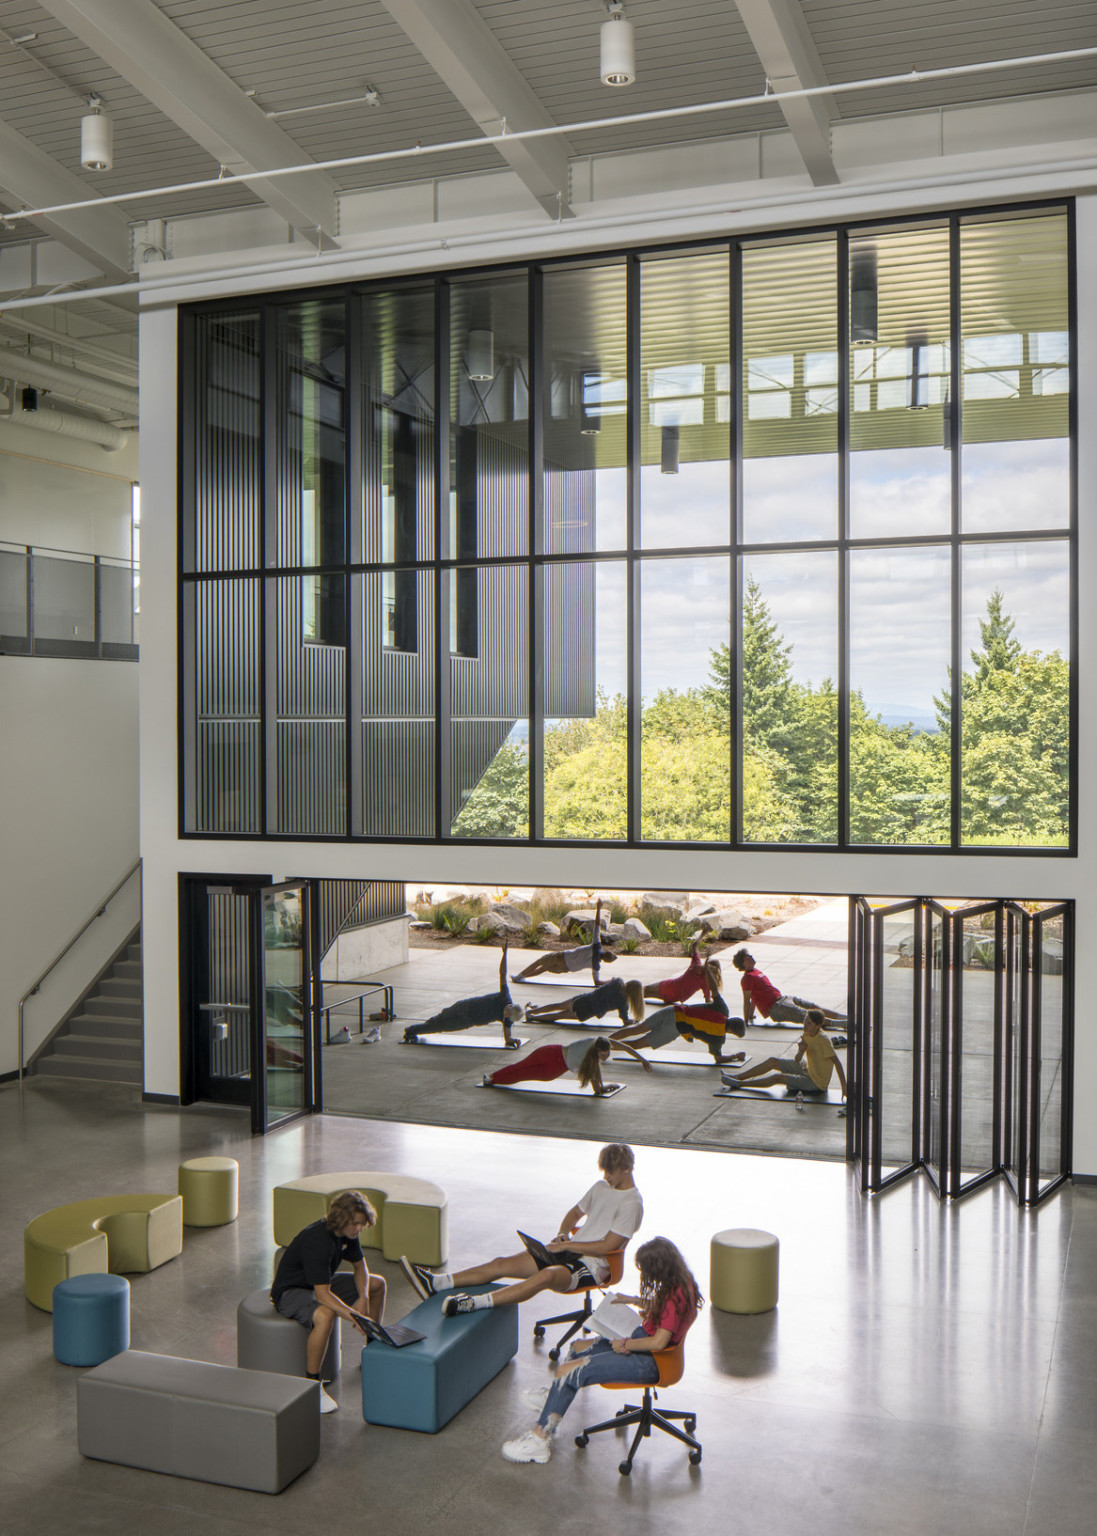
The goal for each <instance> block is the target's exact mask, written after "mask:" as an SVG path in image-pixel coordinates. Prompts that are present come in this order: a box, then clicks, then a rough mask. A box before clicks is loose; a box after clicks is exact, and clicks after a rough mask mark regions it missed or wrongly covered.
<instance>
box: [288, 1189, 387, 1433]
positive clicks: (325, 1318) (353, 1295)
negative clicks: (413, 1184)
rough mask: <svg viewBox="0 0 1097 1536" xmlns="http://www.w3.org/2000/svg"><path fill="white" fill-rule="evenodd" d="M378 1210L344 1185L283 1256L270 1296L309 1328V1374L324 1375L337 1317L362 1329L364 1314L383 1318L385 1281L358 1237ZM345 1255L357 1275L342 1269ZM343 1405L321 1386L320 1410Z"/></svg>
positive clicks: (326, 1410)
mask: <svg viewBox="0 0 1097 1536" xmlns="http://www.w3.org/2000/svg"><path fill="white" fill-rule="evenodd" d="M376 1221H377V1212H376V1211H375V1210H374V1208H373V1206H372V1205H371V1204H370V1202H369V1201H368V1200H367V1199H366V1197H365V1195H363V1194H361V1193H360V1192H359V1191H358V1190H356V1189H347V1190H344V1191H343V1193H342V1194H341V1195H336V1197H335V1199H334V1200H333V1201H332V1202H331V1205H330V1206H329V1207H328V1214H327V1215H326V1216H323V1217H321V1218H320V1220H319V1221H314V1222H312V1223H311V1224H310V1225H309V1226H307V1227H302V1229H301V1231H300V1232H298V1234H297V1236H296V1237H294V1238H293V1239H292V1240H291V1241H290V1242H289V1243H288V1244H287V1246H286V1248H285V1250H284V1252H283V1254H282V1257H281V1258H280V1259H279V1261H278V1268H277V1270H276V1271H275V1274H274V1284H273V1285H272V1286H271V1289H270V1299H271V1301H272V1302H273V1303H274V1307H275V1309H276V1311H278V1312H280V1313H281V1314H282V1316H283V1317H288V1318H292V1320H293V1321H294V1322H295V1323H300V1324H301V1326H302V1328H307V1329H308V1330H309V1336H308V1340H307V1342H306V1344H305V1362H306V1374H307V1375H308V1376H309V1377H310V1378H311V1379H312V1380H313V1381H319V1380H320V1367H321V1366H322V1365H323V1363H324V1356H325V1355H326V1354H327V1352H328V1341H329V1340H330V1338H331V1330H332V1328H333V1327H334V1326H335V1319H336V1318H337V1317H341V1318H344V1319H345V1320H346V1321H347V1322H350V1323H353V1324H354V1326H355V1327H356V1328H361V1326H362V1325H361V1323H360V1322H359V1318H360V1317H361V1316H362V1315H363V1313H364V1314H365V1315H366V1316H367V1317H372V1319H373V1321H374V1322H375V1323H379V1322H380V1321H381V1318H382V1316H383V1314H384V1310H385V1282H384V1280H383V1279H382V1278H381V1276H380V1275H371V1274H370V1272H369V1270H368V1269H367V1268H366V1261H365V1258H364V1256H363V1254H362V1245H361V1243H360V1242H359V1241H358V1237H359V1234H360V1232H361V1231H362V1228H363V1227H372V1226H373V1225H374V1224H375V1223H376ZM344 1259H346V1260H348V1261H349V1262H350V1264H351V1265H353V1273H352V1274H349V1275H348V1274H337V1273H336V1271H337V1270H338V1268H339V1266H340V1264H341V1263H342V1262H343V1260H344ZM338 1406H339V1404H338V1403H337V1402H336V1401H335V1399H334V1398H333V1397H329V1396H328V1394H327V1393H326V1392H325V1391H324V1388H323V1386H321V1387H320V1412H321V1413H334V1412H335V1410H336V1409H337V1408H338Z"/></svg>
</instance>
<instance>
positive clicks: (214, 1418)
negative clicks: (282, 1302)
mask: <svg viewBox="0 0 1097 1536" xmlns="http://www.w3.org/2000/svg"><path fill="white" fill-rule="evenodd" d="M76 1425H77V1442H78V1444H79V1448H80V1451H81V1454H82V1455H84V1456H91V1457H94V1458H95V1459H96V1460H98V1461H113V1462H117V1463H119V1464H120V1465H121V1466H124V1467H142V1468H144V1469H145V1470H146V1471H149V1472H167V1473H170V1474H171V1475H172V1476H173V1477H193V1478H197V1479H198V1480H199V1481H201V1482H205V1483H225V1484H227V1485H228V1487H230V1488H251V1489H254V1490H255V1491H256V1492H257V1493H280V1492H281V1491H282V1489H283V1488H285V1487H286V1485H287V1484H288V1483H291V1482H292V1481H293V1479H294V1478H295V1477H299V1476H300V1474H301V1473H302V1472H304V1471H305V1470H306V1468H308V1467H311V1466H312V1464H313V1462H314V1461H315V1460H316V1458H317V1456H318V1455H319V1454H320V1396H319V1388H318V1387H317V1384H316V1382H314V1381H308V1380H305V1379H304V1378H302V1377H299V1376H275V1375H273V1374H272V1373H271V1372H269V1371H241V1370H237V1369H236V1368H235V1367H233V1366H229V1365H208V1364H206V1362H205V1361H202V1360H179V1359H176V1358H174V1357H173V1356H170V1355H150V1354H145V1353H144V1352H143V1351H142V1350H137V1349H128V1350H126V1351H125V1353H124V1354H121V1355H115V1357H114V1359H113V1360H107V1361H106V1362H105V1363H104V1364H103V1365H99V1366H96V1368H95V1369H94V1370H92V1371H88V1372H87V1373H86V1374H85V1375H84V1376H81V1377H80V1379H79V1381H78V1382H77V1383H76Z"/></svg>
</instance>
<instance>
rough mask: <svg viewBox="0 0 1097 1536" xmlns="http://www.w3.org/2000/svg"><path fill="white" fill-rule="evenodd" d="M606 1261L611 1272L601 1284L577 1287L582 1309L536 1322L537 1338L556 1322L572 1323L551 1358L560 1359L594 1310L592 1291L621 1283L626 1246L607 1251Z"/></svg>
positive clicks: (535, 1331) (552, 1351) (556, 1345)
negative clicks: (574, 1335)
mask: <svg viewBox="0 0 1097 1536" xmlns="http://www.w3.org/2000/svg"><path fill="white" fill-rule="evenodd" d="M625 1247H626V1248H627V1247H628V1244H627V1243H626V1244H625ZM606 1263H607V1264H608V1265H609V1274H608V1275H607V1276H606V1278H605V1280H604V1281H603V1282H602V1284H601V1285H598V1284H595V1285H581V1286H579V1287H578V1288H577V1289H576V1291H575V1293H574V1294H575V1295H576V1296H582V1298H583V1306H582V1310H581V1311H578V1312H561V1313H560V1315H559V1317H543V1318H542V1319H541V1321H540V1322H539V1323H534V1325H533V1337H534V1338H535V1339H543V1338H544V1336H545V1329H546V1328H551V1327H552V1326H553V1324H554V1323H570V1324H571V1327H570V1328H569V1329H568V1331H567V1333H565V1334H563V1335H562V1337H561V1338H560V1339H559V1340H558V1341H557V1342H556V1343H555V1344H554V1345H553V1346H552V1348H551V1349H550V1350H549V1359H550V1360H559V1358H560V1354H561V1351H562V1350H563V1348H564V1345H565V1344H566V1343H567V1342H568V1340H569V1339H570V1338H571V1336H572V1335H573V1334H576V1333H578V1332H579V1330H580V1328H582V1326H583V1324H584V1323H585V1322H586V1320H587V1318H588V1317H589V1316H590V1314H591V1313H592V1312H593V1310H594V1308H593V1307H592V1306H591V1304H590V1294H591V1292H592V1291H604V1290H606V1289H607V1287H609V1286H612V1285H619V1284H620V1282H621V1276H622V1275H623V1274H624V1272H625V1248H618V1249H617V1251H616V1253H607V1254H606Z"/></svg>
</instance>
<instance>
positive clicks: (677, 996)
mask: <svg viewBox="0 0 1097 1536" xmlns="http://www.w3.org/2000/svg"><path fill="white" fill-rule="evenodd" d="M723 984H724V976H723V972H722V971H721V970H720V962H719V960H704V961H702V959H701V952H700V950H699V949H698V948H697V945H696V944H695V945H694V946H693V949H692V950H691V952H690V957H689V965H688V966H687V967H686V969H685V970H684V971H683V972H682V974H681V976H668V978H667V979H666V981H653V982H651V983H650V984H649V985H648V986H646V987H645V988H644V997H645V998H647V999H648V1000H649V1001H651V1002H653V1003H684V1002H685V1000H686V998H687V997H692V996H693V994H694V993H695V992H701V993H703V994H704V999H705V1002H706V1003H710V1002H711V1001H712V992H713V986H714V985H715V989H716V991H717V992H718V991H719V990H720V988H721V987H722V986H723Z"/></svg>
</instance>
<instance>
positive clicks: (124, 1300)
mask: <svg viewBox="0 0 1097 1536" xmlns="http://www.w3.org/2000/svg"><path fill="white" fill-rule="evenodd" d="M129 1347H130V1284H129V1281H128V1280H126V1279H124V1278H123V1277H122V1276H121V1275H73V1276H72V1278H71V1279H69V1280H62V1281H61V1282H60V1283H59V1284H58V1285H55V1286H54V1288H53V1353H54V1354H55V1355H56V1357H57V1359H58V1360H60V1362H61V1364H62V1365H102V1363H103V1361H104V1360H110V1359H111V1358H112V1356H114V1355H120V1354H121V1353H122V1351H123V1350H124V1349H129Z"/></svg>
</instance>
